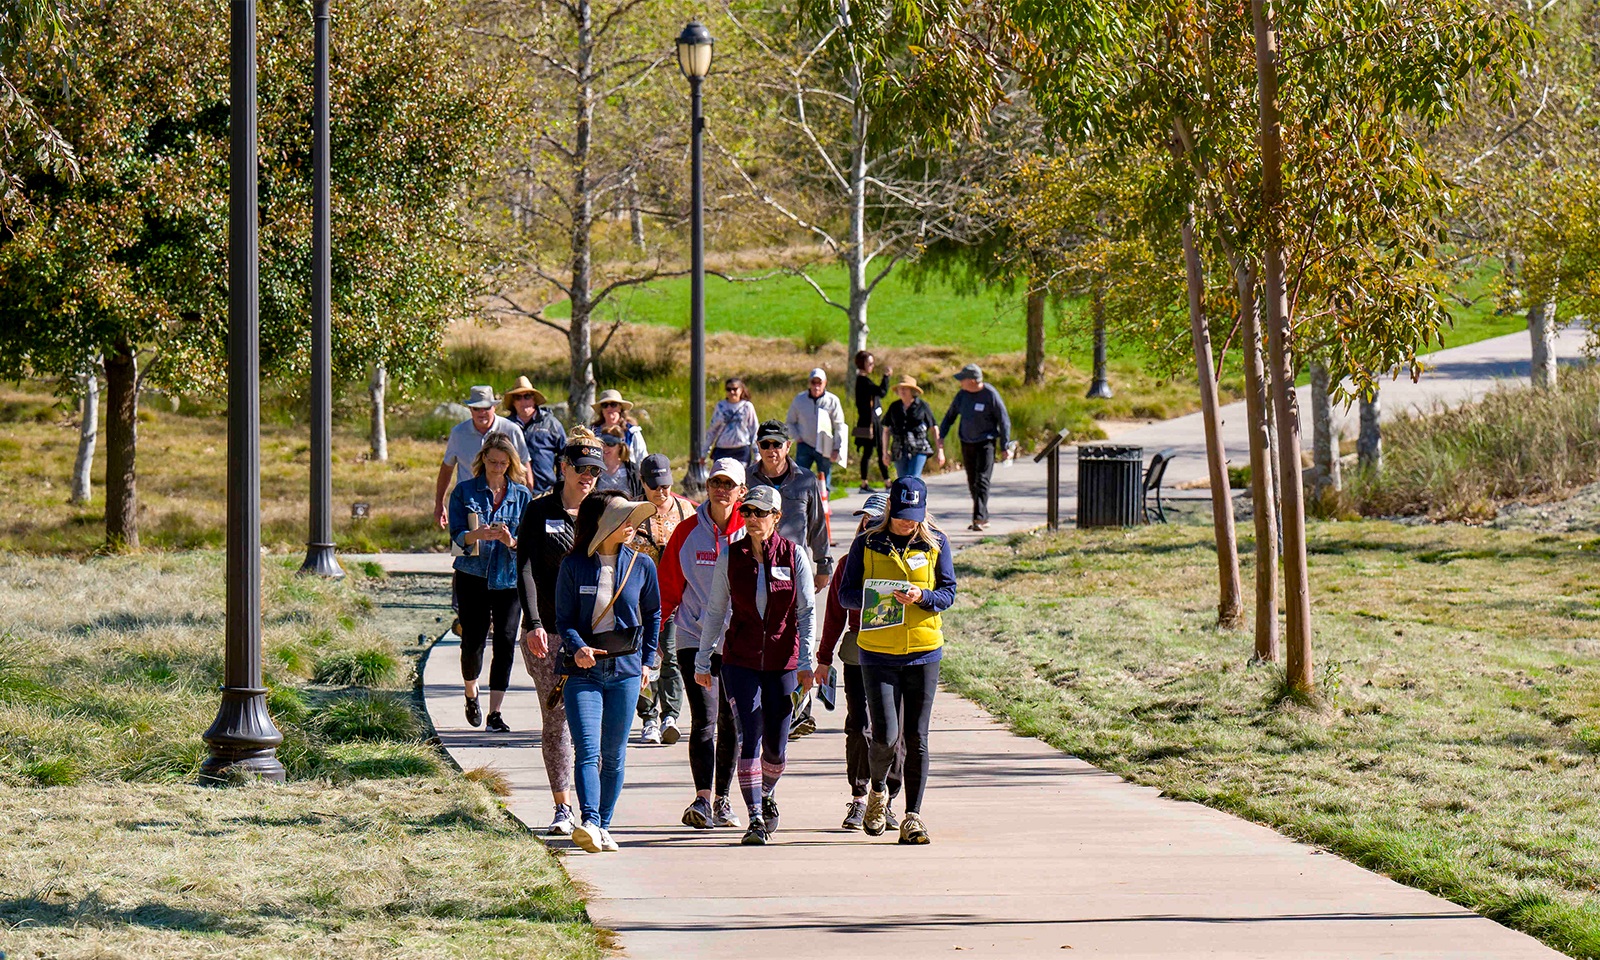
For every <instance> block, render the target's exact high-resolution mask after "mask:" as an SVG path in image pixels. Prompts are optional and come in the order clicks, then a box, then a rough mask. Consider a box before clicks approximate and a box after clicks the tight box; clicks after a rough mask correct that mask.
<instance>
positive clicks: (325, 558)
mask: <svg viewBox="0 0 1600 960" xmlns="http://www.w3.org/2000/svg"><path fill="white" fill-rule="evenodd" d="M311 10H312V12H311V22H312V32H313V34H314V37H315V39H314V41H313V44H314V46H315V48H316V66H315V70H314V76H315V80H314V84H313V85H314V86H315V87H316V91H315V93H314V94H313V96H312V109H311V114H312V116H311V518H310V527H311V529H310V534H311V536H310V539H308V540H307V541H306V562H305V563H304V564H302V565H301V566H300V572H301V573H309V574H315V575H316V576H319V577H331V578H334V579H338V578H340V577H343V576H344V568H343V567H341V566H339V560H338V558H337V557H335V556H334V552H333V369H332V368H333V332H332V318H331V313H332V300H331V294H330V293H329V282H330V276H331V273H332V269H333V268H332V252H331V251H332V246H333V244H332V228H331V223H330V221H331V219H332V217H331V211H330V209H329V200H328V186H329V184H328V179H329V177H328V164H329V161H328V0H315V2H314V3H313V4H312V8H311Z"/></svg>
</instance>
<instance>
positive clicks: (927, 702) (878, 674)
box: [861, 660, 939, 813]
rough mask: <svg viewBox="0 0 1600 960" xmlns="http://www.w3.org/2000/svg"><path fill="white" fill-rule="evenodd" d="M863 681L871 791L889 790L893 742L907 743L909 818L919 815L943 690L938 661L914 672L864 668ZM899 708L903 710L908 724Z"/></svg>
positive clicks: (913, 668)
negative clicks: (937, 696) (938, 696)
mask: <svg viewBox="0 0 1600 960" xmlns="http://www.w3.org/2000/svg"><path fill="white" fill-rule="evenodd" d="M861 680H862V684H863V686H865V687H866V693H867V718H868V726H869V728H870V730H871V735H872V748H871V751H870V752H871V762H872V789H873V790H876V791H883V790H886V789H887V780H888V778H889V770H890V768H891V767H892V766H893V765H894V755H895V741H897V740H904V741H905V751H906V772H905V777H906V784H905V797H906V813H919V812H921V810H922V791H923V789H924V788H925V787H926V786H927V783H928V724H929V723H930V722H931V721H932V720H933V695H934V694H935V693H937V692H938V690H939V661H937V660H935V661H934V662H932V663H924V664H920V665H918V666H915V667H873V666H868V665H866V664H862V666H861ZM897 704H900V705H901V707H902V708H903V710H904V714H903V716H904V720H905V722H904V724H902V723H901V719H902V713H901V709H897V708H896V705H897Z"/></svg>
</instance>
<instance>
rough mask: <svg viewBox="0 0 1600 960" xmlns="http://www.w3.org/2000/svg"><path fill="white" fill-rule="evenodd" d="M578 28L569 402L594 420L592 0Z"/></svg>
mask: <svg viewBox="0 0 1600 960" xmlns="http://www.w3.org/2000/svg"><path fill="white" fill-rule="evenodd" d="M573 16H574V18H575V20H576V24H577V28H578V59H577V77H576V80H577V88H576V91H575V95H574V98H573V121H574V124H575V126H576V128H577V129H576V130H575V131H574V133H575V136H574V138H573V150H572V261H571V262H572V282H571V287H572V321H571V322H570V323H569V324H568V325H567V353H568V362H569V363H570V370H569V375H568V379H567V404H568V408H569V409H570V410H571V411H572V422H573V423H585V424H586V423H588V422H589V419H590V417H591V416H592V414H593V409H594V397H595V389H594V351H593V344H592V342H591V341H590V332H591V329H592V324H591V318H590V312H591V310H592V309H593V305H592V304H591V303H590V297H591V295H592V294H593V290H592V289H591V287H592V285H593V283H594V277H593V274H592V271H591V267H592V264H591V257H592V250H591V246H590V235H591V232H592V231H593V229H594V190H593V189H592V188H591V186H590V184H589V154H590V149H591V134H592V129H591V127H592V124H593V123H594V96H593V93H594V90H593V86H594V25H593V22H592V18H591V16H590V9H589V3H588V0H581V2H579V3H578V4H577V5H576V6H575V7H574V8H573Z"/></svg>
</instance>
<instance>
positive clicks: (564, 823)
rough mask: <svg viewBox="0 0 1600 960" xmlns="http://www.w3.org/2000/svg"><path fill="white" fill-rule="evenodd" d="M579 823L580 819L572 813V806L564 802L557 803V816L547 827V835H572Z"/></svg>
mask: <svg viewBox="0 0 1600 960" xmlns="http://www.w3.org/2000/svg"><path fill="white" fill-rule="evenodd" d="M577 825H578V819H577V818H576V817H574V816H573V815H572V808H571V807H569V806H567V805H566V804H564V803H558V804H556V815H555V818H554V819H552V820H551V821H550V826H548V827H546V828H545V831H544V835H545V836H547V837H570V836H572V831H573V829H574V828H575V827H577Z"/></svg>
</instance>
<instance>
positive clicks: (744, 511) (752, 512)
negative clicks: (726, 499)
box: [739, 506, 778, 520]
mask: <svg viewBox="0 0 1600 960" xmlns="http://www.w3.org/2000/svg"><path fill="white" fill-rule="evenodd" d="M777 512H778V511H776V510H763V509H761V508H760V507H751V506H743V507H740V508H739V516H741V517H755V518H756V519H758V520H765V519H766V518H767V517H770V516H772V515H773V514H775V513H777Z"/></svg>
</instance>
